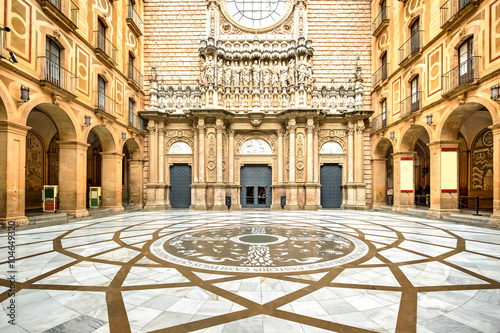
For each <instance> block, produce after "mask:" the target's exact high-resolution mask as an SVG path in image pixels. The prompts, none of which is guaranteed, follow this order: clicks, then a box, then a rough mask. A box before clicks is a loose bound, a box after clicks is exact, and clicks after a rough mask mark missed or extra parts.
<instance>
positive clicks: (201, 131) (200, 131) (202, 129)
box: [197, 125, 207, 135]
mask: <svg viewBox="0 0 500 333" xmlns="http://www.w3.org/2000/svg"><path fill="white" fill-rule="evenodd" d="M197 128H198V134H200V135H204V134H205V132H206V130H207V128H206V126H205V125H198V127H197Z"/></svg>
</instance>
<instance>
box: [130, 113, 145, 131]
mask: <svg viewBox="0 0 500 333" xmlns="http://www.w3.org/2000/svg"><path fill="white" fill-rule="evenodd" d="M128 125H129V126H131V127H133V128H135V129H138V130H139V131H141V132H142V131H144V120H143V119H142V118H141V117H140V116H138V115H136V114H135V113H130V114H129V116H128Z"/></svg>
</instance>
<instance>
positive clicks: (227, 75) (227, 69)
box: [224, 60, 231, 88]
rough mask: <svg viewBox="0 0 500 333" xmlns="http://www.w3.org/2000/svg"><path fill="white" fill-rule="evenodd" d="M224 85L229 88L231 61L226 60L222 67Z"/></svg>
mask: <svg viewBox="0 0 500 333" xmlns="http://www.w3.org/2000/svg"><path fill="white" fill-rule="evenodd" d="M224 85H225V86H226V88H231V61H230V60H226V66H225V67H224Z"/></svg>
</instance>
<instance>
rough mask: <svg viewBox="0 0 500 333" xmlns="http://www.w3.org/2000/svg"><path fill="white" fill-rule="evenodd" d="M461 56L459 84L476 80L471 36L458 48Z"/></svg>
mask: <svg viewBox="0 0 500 333" xmlns="http://www.w3.org/2000/svg"><path fill="white" fill-rule="evenodd" d="M458 56H459V62H460V64H459V81H460V82H459V84H460V85H462V84H465V83H468V82H470V81H472V80H474V74H473V73H474V49H473V39H472V38H469V39H467V40H466V41H465V42H463V43H462V45H460V47H459V48H458Z"/></svg>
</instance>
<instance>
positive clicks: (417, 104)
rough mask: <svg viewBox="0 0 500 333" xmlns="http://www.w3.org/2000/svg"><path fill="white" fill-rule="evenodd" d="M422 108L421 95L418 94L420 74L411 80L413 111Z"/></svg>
mask: <svg viewBox="0 0 500 333" xmlns="http://www.w3.org/2000/svg"><path fill="white" fill-rule="evenodd" d="M419 109H420V96H419V94H418V75H417V76H416V77H415V78H414V79H413V80H411V111H412V112H415V111H417V110H419Z"/></svg>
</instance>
